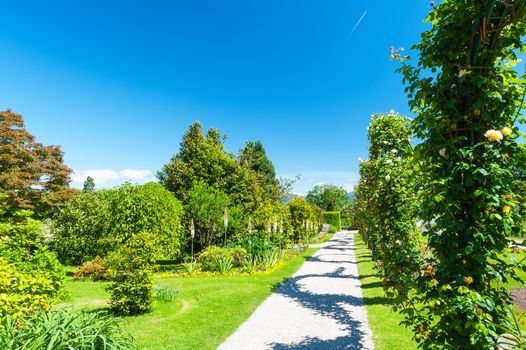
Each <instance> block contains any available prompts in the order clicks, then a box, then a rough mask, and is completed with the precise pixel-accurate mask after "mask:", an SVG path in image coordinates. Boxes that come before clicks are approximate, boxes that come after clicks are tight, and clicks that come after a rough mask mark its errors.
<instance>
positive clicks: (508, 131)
mask: <svg viewBox="0 0 526 350" xmlns="http://www.w3.org/2000/svg"><path fill="white" fill-rule="evenodd" d="M500 132H501V133H502V135H504V136H508V135H511V133H512V132H513V130H511V128H509V127H507V126H505V127H503V128H502V129H500Z"/></svg>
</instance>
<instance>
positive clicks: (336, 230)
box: [327, 225, 338, 233]
mask: <svg viewBox="0 0 526 350" xmlns="http://www.w3.org/2000/svg"><path fill="white" fill-rule="evenodd" d="M327 232H328V233H336V232H338V229H337V228H336V226H333V225H329V231H327Z"/></svg>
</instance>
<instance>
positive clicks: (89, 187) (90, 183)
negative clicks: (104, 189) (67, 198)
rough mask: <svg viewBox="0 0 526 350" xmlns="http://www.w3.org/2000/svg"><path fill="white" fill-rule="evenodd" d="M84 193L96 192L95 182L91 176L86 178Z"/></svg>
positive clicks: (83, 187)
mask: <svg viewBox="0 0 526 350" xmlns="http://www.w3.org/2000/svg"><path fill="white" fill-rule="evenodd" d="M82 192H84V193H93V192H95V180H93V178H92V177H91V176H88V177H87V178H86V181H84V185H83V186H82Z"/></svg>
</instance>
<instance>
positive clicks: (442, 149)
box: [438, 148, 446, 158]
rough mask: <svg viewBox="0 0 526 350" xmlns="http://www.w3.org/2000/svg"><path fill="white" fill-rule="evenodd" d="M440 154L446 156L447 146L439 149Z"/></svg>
mask: <svg viewBox="0 0 526 350" xmlns="http://www.w3.org/2000/svg"><path fill="white" fill-rule="evenodd" d="M438 154H440V156H441V157H442V158H444V157H445V156H446V149H445V148H441V149H440V151H438Z"/></svg>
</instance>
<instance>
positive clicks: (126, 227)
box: [52, 183, 185, 264]
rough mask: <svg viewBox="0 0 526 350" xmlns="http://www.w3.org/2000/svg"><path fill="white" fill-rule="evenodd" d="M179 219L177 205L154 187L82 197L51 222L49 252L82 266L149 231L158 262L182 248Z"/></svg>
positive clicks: (128, 187)
mask: <svg viewBox="0 0 526 350" xmlns="http://www.w3.org/2000/svg"><path fill="white" fill-rule="evenodd" d="M181 217H182V206H181V203H180V202H179V201H178V200H177V199H176V198H175V197H174V196H173V194H172V193H170V192H169V191H167V190H166V189H164V188H163V187H162V186H161V185H158V184H155V183H147V184H145V185H141V186H136V185H131V184H124V185H122V186H120V187H117V188H115V189H112V190H99V191H97V192H95V193H81V194H79V195H78V196H77V197H76V198H74V199H73V200H72V201H70V202H69V203H68V204H67V205H66V207H65V208H64V209H63V210H62V211H61V212H60V214H59V216H58V217H57V218H56V219H55V220H54V222H53V226H52V232H53V235H54V240H53V247H54V250H55V251H56V252H57V253H58V255H59V256H60V258H61V260H62V262H63V263H66V264H81V263H83V262H85V261H89V260H91V259H94V258H95V257H96V256H100V257H106V256H107V255H108V254H109V253H110V252H112V251H114V250H115V249H116V248H117V247H118V246H119V245H120V244H122V243H125V242H126V241H127V240H129V239H130V237H131V236H133V235H134V234H135V233H137V232H141V231H148V232H151V233H152V238H153V242H154V243H155V244H156V245H157V246H158V247H159V248H160V249H159V250H158V253H159V255H158V256H157V258H158V259H161V258H173V257H178V256H180V254H181V250H182V247H183V245H184V244H185V237H184V232H183V230H182V226H181Z"/></svg>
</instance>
